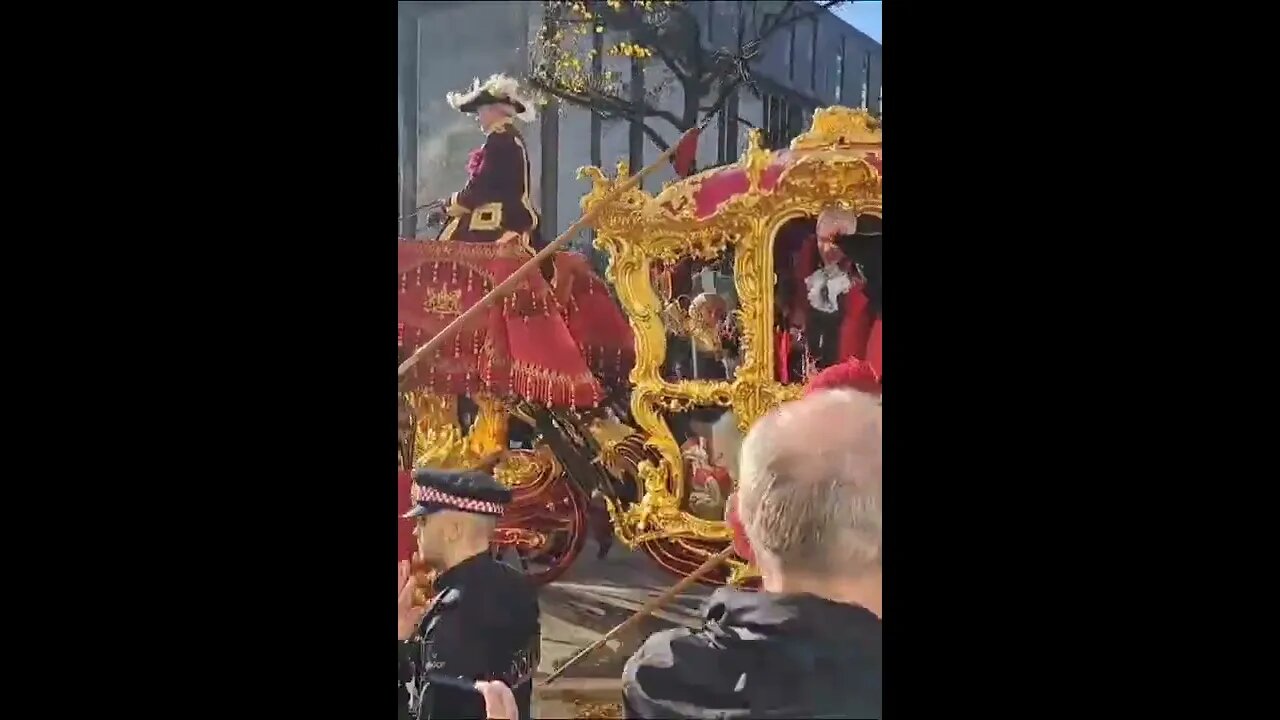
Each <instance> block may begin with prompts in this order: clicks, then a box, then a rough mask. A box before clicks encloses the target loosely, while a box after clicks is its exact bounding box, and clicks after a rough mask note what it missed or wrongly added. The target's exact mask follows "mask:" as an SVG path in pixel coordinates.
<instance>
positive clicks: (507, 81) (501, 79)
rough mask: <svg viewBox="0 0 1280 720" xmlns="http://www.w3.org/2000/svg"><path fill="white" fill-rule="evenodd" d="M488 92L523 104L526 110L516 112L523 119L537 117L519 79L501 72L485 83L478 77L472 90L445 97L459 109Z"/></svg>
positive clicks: (526, 120)
mask: <svg viewBox="0 0 1280 720" xmlns="http://www.w3.org/2000/svg"><path fill="white" fill-rule="evenodd" d="M486 92H487V93H488V94H490V95H492V96H494V97H496V98H500V99H507V100H515V101H516V102H518V103H520V104H521V105H523V106H524V112H520V113H516V115H515V116H516V117H518V118H520V119H521V120H524V121H525V122H529V121H531V120H533V119H534V117H536V113H535V112H534V109H533V102H532V101H530V100H527V99H525V98H524V97H523V96H521V94H520V83H519V81H517V80H516V79H515V78H513V77H510V76H507V75H503V74H501V73H499V74H497V75H490V76H489V79H488V80H485V81H484V84H481V83H480V78H476V79H475V81H474V82H473V83H472V85H471V89H470V90H468V91H466V92H460V93H455V92H451V93H449V94H447V95H446V96H445V98H446V99H447V100H448V101H449V106H450V107H452V108H453V109H455V110H457V109H459V108H461V107H462V106H463V105H466V104H467V103H469V102H471V101H473V100H475V99H476V98H477V97H479V96H480V95H481V94H482V93H486Z"/></svg>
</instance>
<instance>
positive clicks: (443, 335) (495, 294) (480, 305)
mask: <svg viewBox="0 0 1280 720" xmlns="http://www.w3.org/2000/svg"><path fill="white" fill-rule="evenodd" d="M707 117H708V118H710V117H711V116H710V115H708V116H707ZM703 124H706V120H705V119H704V121H703ZM701 130H702V125H699V126H698V127H697V128H694V129H691V130H686V131H685V132H684V134H683V135H681V136H680V140H679V141H677V142H676V143H674V144H672V146H671V147H669V148H667V149H666V150H665V151H664V152H663V153H662V154H661V155H659V156H658V159H657V160H654V161H653V162H652V163H650V164H649V165H648V166H646V167H645V168H644V169H643V170H641V171H640V172H638V173H636V174H635V175H632V176H631V177H630V178H629V179H628V180H627V181H626V182H624V183H622V184H621V185H619V186H618V187H616V188H614V189H613V190H612V191H611V192H609V194H608V195H605V197H604V199H602V200H601V201H600V202H598V203H596V204H595V207H593V208H591V209H590V210H588V211H587V213H586V214H585V215H583V216H582V217H581V218H579V219H578V221H577V222H575V223H574V224H572V225H570V226H569V229H568V230H565V231H564V232H563V233H561V234H560V237H558V238H556V239H555V240H553V241H552V242H551V243H550V244H549V245H547V246H546V247H544V248H542V250H540V251H539V252H538V254H537V255H534V256H533V257H532V258H529V261H528V262H526V263H525V264H524V265H522V266H520V268H519V269H517V270H516V271H515V272H513V273H511V274H510V275H508V276H507V279H506V280H503V281H502V282H500V283H498V284H497V285H495V286H494V288H493V289H492V290H490V291H489V292H488V294H486V295H485V296H484V297H482V298H480V300H479V301H477V302H476V304H474V305H472V306H471V307H469V308H467V310H466V312H464V313H462V314H461V315H459V316H458V317H456V318H454V320H453V322H451V323H449V324H448V325H446V326H445V328H444V329H443V330H441V331H440V332H439V333H436V336H435V337H433V338H431V339H430V340H428V341H427V343H426V344H425V345H423V346H422V347H420V348H418V349H417V350H415V351H414V352H413V354H412V355H410V356H409V357H408V359H406V360H405V361H404V362H402V363H400V371H399V375H400V376H401V377H403V376H404V374H405V373H407V372H409V370H410V369H411V368H413V366H414V365H417V364H418V361H419V360H421V359H422V358H424V357H426V356H427V355H428V354H429V353H431V352H432V351H433V350H436V349H438V348H439V347H440V346H442V345H444V344H445V342H447V341H448V340H449V339H450V338H452V337H453V336H454V335H455V334H457V332H458V331H459V330H461V329H462V328H463V326H464V325H466V324H467V323H469V322H471V321H472V320H473V319H475V317H476V316H477V315H479V314H480V313H482V312H484V311H485V309H486V308H488V307H489V306H491V305H493V304H494V303H496V302H497V301H498V300H501V299H502V298H503V297H505V296H506V295H507V293H509V292H511V291H512V290H514V289H515V287H516V285H517V284H519V282H520V281H521V280H523V279H524V277H525V276H526V275H528V274H529V273H531V272H533V271H534V270H535V269H537V267H538V265H539V263H541V262H542V261H543V260H545V259H547V258H548V257H550V256H551V255H553V254H554V253H556V252H557V251H559V250H560V249H561V248H563V247H564V246H565V245H568V244H569V240H571V239H572V238H573V236H574V235H577V234H578V232H579V231H580V230H582V229H583V228H584V227H586V226H587V225H588V224H589V223H590V222H591V221H592V220H594V219H595V218H596V216H597V215H599V214H600V212H601V211H602V210H604V209H605V207H607V206H609V205H610V204H612V203H613V201H614V200H616V199H617V198H618V196H620V195H622V193H624V192H626V191H628V190H630V189H631V188H634V187H635V186H636V185H638V184H640V181H641V180H643V179H644V178H645V176H646V175H649V174H650V173H652V172H653V171H654V170H657V169H658V168H659V167H661V166H662V164H663V163H665V162H667V161H668V160H669V159H670V157H671V156H672V155H673V154H674V153H675V151H676V149H677V148H679V147H680V145H681V143H683V142H684V141H685V140H686V139H687V138H688V137H689V136H690V134H691V133H697V132H701Z"/></svg>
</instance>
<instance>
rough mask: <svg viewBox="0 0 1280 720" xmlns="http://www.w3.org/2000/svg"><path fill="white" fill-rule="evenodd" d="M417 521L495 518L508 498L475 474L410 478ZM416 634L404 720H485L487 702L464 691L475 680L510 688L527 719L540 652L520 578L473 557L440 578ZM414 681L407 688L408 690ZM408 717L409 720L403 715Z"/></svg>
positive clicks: (404, 671) (404, 670)
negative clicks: (451, 515)
mask: <svg viewBox="0 0 1280 720" xmlns="http://www.w3.org/2000/svg"><path fill="white" fill-rule="evenodd" d="M413 479H414V483H415V486H414V491H415V493H414V501H415V506H414V508H413V509H412V510H410V511H409V512H408V513H406V514H405V517H409V518H414V517H419V516H422V515H427V514H430V513H432V512H436V511H439V510H457V511H463V512H475V513H480V514H487V515H500V514H501V512H502V508H503V506H505V505H506V504H507V503H509V502H510V501H511V491H510V490H508V489H507V488H506V487H504V486H502V485H501V484H500V483H498V482H497V481H495V480H494V479H493V478H492V477H490V476H488V475H486V474H484V473H479V472H439V471H432V470H418V471H415V472H414V478H413ZM435 590H436V596H435V597H434V598H433V599H432V601H431V602H432V603H433V604H432V605H431V607H430V609H429V610H428V611H427V615H426V616H425V617H424V618H423V621H422V625H421V626H420V627H419V628H418V631H417V633H415V635H414V637H413V638H412V639H411V640H410V641H409V642H407V643H403V644H402V645H401V657H400V661H401V662H400V667H401V673H400V675H401V682H402V686H401V687H402V693H403V694H402V697H407V699H408V703H407V706H406V708H405V709H404V710H403V711H402V713H401V717H406V716H407V717H410V718H417V719H419V720H427V719H428V718H429V719H431V720H440V719H441V718H483V717H485V709H484V698H483V697H481V695H480V694H479V693H477V692H475V691H474V690H473V689H465V688H466V686H467V685H469V683H470V682H473V681H475V680H501V681H502V682H504V683H506V684H507V686H508V687H510V688H511V690H512V692H513V693H514V694H515V697H516V704H517V705H518V706H519V708H520V717H521V718H529V717H530V703H531V701H532V697H533V673H534V671H536V670H537V667H538V660H539V655H540V648H541V631H540V626H539V622H538V597H537V592H536V591H535V590H534V588H533V586H532V585H530V584H529V582H528V581H527V580H526V579H525V577H524V575H522V574H520V573H519V572H518V571H517V570H515V569H513V568H511V567H508V566H507V565H504V564H502V563H499V562H498V561H496V560H494V559H493V558H492V557H490V555H489V553H488V552H483V553H480V554H478V555H474V556H472V557H470V558H468V559H466V560H464V561H462V562H461V563H459V564H457V565H455V566H453V567H451V568H449V569H448V570H446V571H444V572H442V573H441V574H440V575H439V576H438V577H437V578H436V583H435ZM409 680H411V681H412V687H411V688H409V687H406V686H405V685H404V683H405V682H407V681H409ZM406 713H407V715H406Z"/></svg>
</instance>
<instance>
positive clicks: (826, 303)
mask: <svg viewBox="0 0 1280 720" xmlns="http://www.w3.org/2000/svg"><path fill="white" fill-rule="evenodd" d="M880 228H881V225H880V218H878V217H875V216H872V215H862V216H855V215H853V214H852V213H849V212H846V211H842V210H839V209H835V208H830V209H827V210H824V211H823V212H822V213H821V214H820V215H819V217H818V219H817V221H816V223H815V222H814V221H813V220H796V221H793V222H792V223H789V224H788V225H787V226H784V227H783V229H782V230H781V231H780V232H779V234H778V238H777V242H776V243H775V246H774V252H775V254H776V257H775V267H777V268H779V272H778V291H777V293H776V294H775V300H776V303H777V307H776V308H775V311H776V313H777V316H778V323H777V324H778V326H779V333H778V346H777V353H778V364H777V368H778V379H779V380H780V381H782V382H804V381H805V380H806V379H807V378H809V377H812V376H813V375H814V374H815V373H818V372H820V371H822V370H824V369H826V368H829V367H832V366H835V365H837V364H840V363H842V362H846V361H849V360H851V359H853V360H865V361H867V362H868V363H870V365H871V367H872V368H873V369H874V370H875V372H876V373H877V375H878V374H879V373H880V371H881V360H880V306H881V294H880V293H881V272H880V271H881V256H880V252H881V251H880V248H881V229H880ZM783 268H786V269H785V270H784V269H783Z"/></svg>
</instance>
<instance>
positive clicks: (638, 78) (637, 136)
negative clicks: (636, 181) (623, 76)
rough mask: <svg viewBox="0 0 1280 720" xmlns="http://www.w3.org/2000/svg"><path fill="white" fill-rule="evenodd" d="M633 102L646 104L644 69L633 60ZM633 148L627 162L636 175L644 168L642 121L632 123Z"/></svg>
mask: <svg viewBox="0 0 1280 720" xmlns="http://www.w3.org/2000/svg"><path fill="white" fill-rule="evenodd" d="M631 101H632V102H634V103H636V104H637V105H638V104H640V103H642V102H644V68H642V67H641V66H640V63H639V61H637V60H636V59H635V58H631ZM630 141H631V148H630V152H629V153H628V158H627V162H629V163H631V172H632V174H635V173H637V172H639V171H640V169H641V168H643V167H644V131H643V130H641V129H640V121H636V120H632V121H631V136H630ZM640 189H641V190H643V189H644V181H643V180H641V181H640Z"/></svg>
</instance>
